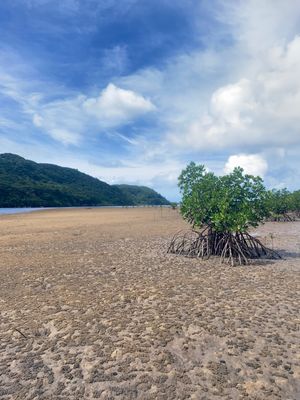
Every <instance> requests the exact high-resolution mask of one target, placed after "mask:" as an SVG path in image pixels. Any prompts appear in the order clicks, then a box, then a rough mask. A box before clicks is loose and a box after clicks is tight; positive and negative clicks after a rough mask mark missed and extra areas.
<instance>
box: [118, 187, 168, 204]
mask: <svg viewBox="0 0 300 400" xmlns="http://www.w3.org/2000/svg"><path fill="white" fill-rule="evenodd" d="M114 186H115V187H116V188H118V189H120V190H121V191H122V192H123V193H124V195H125V196H126V197H127V198H128V199H129V200H130V201H131V202H132V203H133V204H135V205H167V204H170V203H169V201H168V200H167V199H165V198H164V197H163V196H162V195H160V194H159V193H157V192H156V191H155V190H153V189H150V188H148V187H146V186H135V185H114Z"/></svg>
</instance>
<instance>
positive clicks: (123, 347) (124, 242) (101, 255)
mask: <svg viewBox="0 0 300 400" xmlns="http://www.w3.org/2000/svg"><path fill="white" fill-rule="evenodd" d="M0 226H1V231H0V232H1V235H0V399H1V400H8V399H22V400H29V399H36V400H40V399H45V400H48V399H49V400H50V399H51V400H54V399H55V400H56V399H61V400H68V399H70V400H73V399H74V400H75V399H78V400H79V399H106V400H108V399H126V400H127V399H128V400H129V399H141V400H147V399H149V400H150V399H159V400H160V399H166V400H169V399H180V400H181V399H182V400H183V399H199V400H217V399H226V400H235V399H251V400H252V399H253V400H254V399H255V400H265V399H272V400H276V399H284V400H288V399H290V400H296V399H299V398H300V333H299V326H300V317H299V310H300V279H299V275H300V274H299V272H300V222H287V223H266V224H265V225H262V226H260V227H258V228H257V229H256V230H255V231H254V233H255V234H256V235H257V236H258V237H259V238H260V239H261V240H262V241H263V242H264V243H265V244H267V245H268V246H270V247H274V249H277V250H279V251H280V253H281V254H282V256H283V257H284V258H283V259H282V260H277V261H270V262H266V261H263V262H256V263H255V264H254V265H251V266H243V267H230V266H228V265H224V264H223V265H220V263H219V260H218V259H216V258H214V259H213V258H211V259H209V260H208V261H201V260H196V259H188V258H184V257H180V256H176V255H169V254H167V253H166V251H167V248H168V244H169V242H170V240H171V238H172V235H173V234H174V233H176V232H177V231H179V230H180V229H187V228H188V226H187V225H186V223H185V222H183V221H182V219H181V217H180V216H179V214H178V211H176V210H171V209H161V208H141V209H80V210H76V209H73V210H49V211H42V212H34V213H30V214H18V215H7V216H1V217H0Z"/></svg>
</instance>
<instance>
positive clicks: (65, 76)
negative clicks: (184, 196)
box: [0, 0, 300, 200]
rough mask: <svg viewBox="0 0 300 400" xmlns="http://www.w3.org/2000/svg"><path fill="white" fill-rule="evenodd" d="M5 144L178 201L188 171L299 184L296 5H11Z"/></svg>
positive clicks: (125, 1)
mask: <svg viewBox="0 0 300 400" xmlns="http://www.w3.org/2000/svg"><path fill="white" fill-rule="evenodd" d="M0 37H1V42H0V106H1V107H0V146H1V147H0V148H1V153H2V152H13V153H17V154H19V155H22V156H24V157H26V158H29V159H32V160H35V161H38V162H51V163H56V164H59V165H63V166H69V167H74V168H77V169H79V170H81V171H84V172H86V173H89V174H91V175H93V176H96V177H98V178H100V179H102V180H105V181H107V182H109V183H119V182H122V183H132V184H144V185H149V186H151V187H153V188H155V189H156V190H158V191H159V192H161V193H162V194H164V195H165V196H167V197H168V198H169V199H172V200H177V199H178V190H177V176H178V175H179V173H180V171H181V170H182V168H184V166H185V165H186V164H187V162H189V161H191V160H194V161H196V162H199V163H203V164H205V165H206V166H207V168H209V169H210V170H212V171H215V172H216V173H218V174H222V173H224V172H228V171H230V170H232V168H234V167H235V166H237V165H240V166H242V167H244V169H245V170H246V172H250V173H253V174H260V175H262V176H263V177H264V179H265V182H266V184H267V185H268V186H269V187H278V188H280V187H288V188H289V189H295V188H299V187H300V172H299V171H300V168H299V167H300V161H299V154H300V153H299V150H300V112H299V110H300V74H299V71H300V7H299V4H298V1H297V0H286V1H284V2H283V1H281V0H249V1H247V2H246V1H241V0H228V1H226V2H224V1H221V0H210V1H208V0H185V1H179V0H160V1H158V0H151V1H150V0H121V1H120V0H119V1H116V0H106V1H104V0H103V1H99V0H60V1H57V0H9V1H8V0H2V1H1V3H0Z"/></svg>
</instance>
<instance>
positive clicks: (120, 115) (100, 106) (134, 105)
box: [83, 83, 155, 126]
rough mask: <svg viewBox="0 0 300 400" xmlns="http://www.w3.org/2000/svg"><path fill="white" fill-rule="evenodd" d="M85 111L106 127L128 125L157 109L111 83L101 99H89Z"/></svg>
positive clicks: (84, 105) (131, 92) (149, 102)
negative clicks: (129, 122) (131, 121)
mask: <svg viewBox="0 0 300 400" xmlns="http://www.w3.org/2000/svg"><path fill="white" fill-rule="evenodd" d="M83 109H84V110H85V111H86V112H87V113H88V114H90V115H93V116H94V117H96V118H98V119H99V120H100V121H101V122H102V123H105V124H106V125H112V126H115V125H119V124H122V123H126V122H128V121H130V120H132V119H134V118H137V117H139V116H140V115H143V114H145V113H147V112H150V111H153V110H154V109H155V107H154V105H153V104H152V103H151V101H150V100H148V99H145V98H144V97H143V96H140V95H139V94H137V93H135V92H134V91H132V90H124V89H121V88H119V87H117V86H115V85H114V84H112V83H110V84H109V85H108V86H107V87H106V88H105V89H104V90H103V91H102V92H101V93H100V96H99V97H96V98H87V99H86V100H85V101H84V102H83Z"/></svg>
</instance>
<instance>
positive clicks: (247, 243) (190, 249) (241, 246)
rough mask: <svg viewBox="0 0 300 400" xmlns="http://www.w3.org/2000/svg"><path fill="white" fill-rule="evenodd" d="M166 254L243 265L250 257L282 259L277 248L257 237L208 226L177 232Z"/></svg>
mask: <svg viewBox="0 0 300 400" xmlns="http://www.w3.org/2000/svg"><path fill="white" fill-rule="evenodd" d="M168 253H172V254H179V255H183V256H185V257H193V258H201V259H208V258H209V257H210V256H219V257H220V258H221V262H226V263H228V264H231V265H235V264H239V265H245V264H249V263H250V262H251V260H255V259H261V258H264V259H279V258H281V256H280V255H279V254H278V253H277V252H276V251H274V250H272V249H269V248H268V247H266V246H264V245H263V244H262V242H261V241H260V240H259V239H257V238H255V237H253V236H251V235H250V234H249V233H247V232H244V233H241V232H237V233H219V232H214V231H213V230H211V229H208V228H205V229H204V230H203V231H202V232H197V231H195V230H191V231H187V232H183V231H180V232H178V233H176V234H175V235H174V237H173V239H172V240H171V243H170V246H169V248H168Z"/></svg>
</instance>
